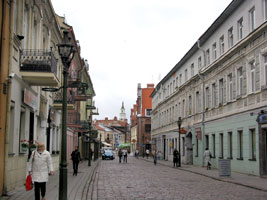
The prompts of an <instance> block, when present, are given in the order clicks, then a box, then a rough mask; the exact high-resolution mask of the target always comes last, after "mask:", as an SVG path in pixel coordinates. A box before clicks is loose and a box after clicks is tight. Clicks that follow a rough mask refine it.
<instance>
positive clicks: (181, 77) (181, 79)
mask: <svg viewBox="0 0 267 200" xmlns="http://www.w3.org/2000/svg"><path fill="white" fill-rule="evenodd" d="M181 85H182V74H180V83H179V86H181Z"/></svg>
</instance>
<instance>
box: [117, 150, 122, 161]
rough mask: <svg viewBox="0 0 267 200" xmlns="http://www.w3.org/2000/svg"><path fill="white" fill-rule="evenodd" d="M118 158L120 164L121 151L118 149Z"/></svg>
mask: <svg viewBox="0 0 267 200" xmlns="http://www.w3.org/2000/svg"><path fill="white" fill-rule="evenodd" d="M118 156H119V163H121V158H122V150H121V149H119V151H118Z"/></svg>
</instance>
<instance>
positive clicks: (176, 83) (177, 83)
mask: <svg viewBox="0 0 267 200" xmlns="http://www.w3.org/2000/svg"><path fill="white" fill-rule="evenodd" d="M176 87H178V76H176Z"/></svg>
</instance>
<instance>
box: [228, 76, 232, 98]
mask: <svg viewBox="0 0 267 200" xmlns="http://www.w3.org/2000/svg"><path fill="white" fill-rule="evenodd" d="M227 79H228V81H227V83H228V84H227V85H228V87H227V89H228V101H231V100H233V77H232V73H231V74H229V75H228V76H227Z"/></svg>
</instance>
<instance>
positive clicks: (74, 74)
mask: <svg viewBox="0 0 267 200" xmlns="http://www.w3.org/2000/svg"><path fill="white" fill-rule="evenodd" d="M80 82H81V72H80V71H78V70H73V71H71V72H69V76H68V85H72V84H74V85H75V84H79V83H80Z"/></svg>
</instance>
